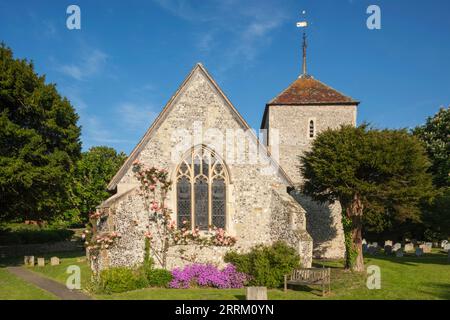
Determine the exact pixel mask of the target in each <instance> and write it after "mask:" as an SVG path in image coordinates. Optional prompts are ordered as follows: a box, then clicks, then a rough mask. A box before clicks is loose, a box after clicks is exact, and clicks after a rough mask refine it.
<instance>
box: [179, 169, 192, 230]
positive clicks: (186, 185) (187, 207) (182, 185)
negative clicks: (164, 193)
mask: <svg viewBox="0 0 450 320" xmlns="http://www.w3.org/2000/svg"><path fill="white" fill-rule="evenodd" d="M177 202H178V203H177V205H178V219H177V223H178V225H179V226H182V225H183V224H184V222H187V223H190V222H191V182H190V181H189V178H188V177H187V176H181V177H180V178H178V181H177Z"/></svg>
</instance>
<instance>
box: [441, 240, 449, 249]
mask: <svg viewBox="0 0 450 320" xmlns="http://www.w3.org/2000/svg"><path fill="white" fill-rule="evenodd" d="M447 243H448V240H442V241H441V248H442V249H444V246H445V245H446V244H447Z"/></svg>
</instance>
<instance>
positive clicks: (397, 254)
mask: <svg viewBox="0 0 450 320" xmlns="http://www.w3.org/2000/svg"><path fill="white" fill-rule="evenodd" d="M395 256H396V257H397V258H401V257H403V250H402V248H400V249H397V250H396V251H395Z"/></svg>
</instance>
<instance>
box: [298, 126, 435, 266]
mask: <svg viewBox="0 0 450 320" xmlns="http://www.w3.org/2000/svg"><path fill="white" fill-rule="evenodd" d="M428 167H429V162H428V159H427V157H426V155H425V150H424V149H423V147H422V144H421V143H420V142H419V141H418V140H417V139H416V138H415V137H413V136H412V135H410V134H408V133H407V132H406V131H405V130H374V129H369V127H368V126H367V125H362V126H360V127H357V128H355V127H353V126H342V127H341V128H340V129H338V130H331V129H328V130H326V131H324V132H322V133H321V134H319V135H318V136H317V138H316V139H315V140H314V142H313V144H312V149H311V151H310V152H307V153H306V154H305V155H304V156H303V157H301V173H302V174H303V176H304V177H305V183H304V185H303V187H302V189H303V190H302V191H303V192H304V193H306V194H307V195H310V196H311V197H312V198H313V199H315V200H318V201H321V202H327V201H329V202H334V201H339V202H340V203H341V205H342V207H343V220H344V221H343V222H344V223H343V224H344V226H345V228H344V229H345V230H344V232H345V233H346V236H347V239H346V240H347V241H346V244H347V246H346V250H347V255H346V256H347V261H346V264H347V267H351V268H353V269H355V270H358V271H362V270H364V264H363V260H362V250H361V245H362V237H361V229H362V226H363V223H364V219H363V214H366V213H370V216H371V217H372V219H374V220H377V219H382V218H383V216H388V217H390V218H392V219H395V220H397V221H405V220H406V219H412V220H418V219H419V218H420V209H419V204H420V202H421V200H422V199H423V198H424V197H427V196H430V195H431V190H432V187H431V177H430V175H429V174H428V173H427V169H428ZM349 239H350V240H349Z"/></svg>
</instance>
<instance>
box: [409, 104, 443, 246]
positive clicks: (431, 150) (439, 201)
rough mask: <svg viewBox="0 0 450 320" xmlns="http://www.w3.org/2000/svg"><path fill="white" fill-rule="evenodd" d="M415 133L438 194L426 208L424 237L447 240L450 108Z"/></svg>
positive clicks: (430, 119)
mask: <svg viewBox="0 0 450 320" xmlns="http://www.w3.org/2000/svg"><path fill="white" fill-rule="evenodd" d="M413 133H414V135H415V136H417V137H418V138H419V139H420V140H421V141H422V142H423V143H424V145H425V148H426V151H427V154H428V157H429V158H430V161H431V167H430V172H431V174H432V175H433V183H434V185H435V187H436V189H437V192H438V193H437V196H436V197H435V199H434V200H433V202H432V203H431V204H424V206H423V219H422V220H423V225H424V228H425V235H424V236H425V238H426V239H428V240H441V239H446V238H448V237H449V236H450V210H449V208H450V107H447V108H441V109H440V110H439V112H438V113H436V114H435V115H434V116H433V117H429V118H428V119H427V121H426V123H425V124H424V125H422V126H418V127H416V128H415V129H414V130H413Z"/></svg>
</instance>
